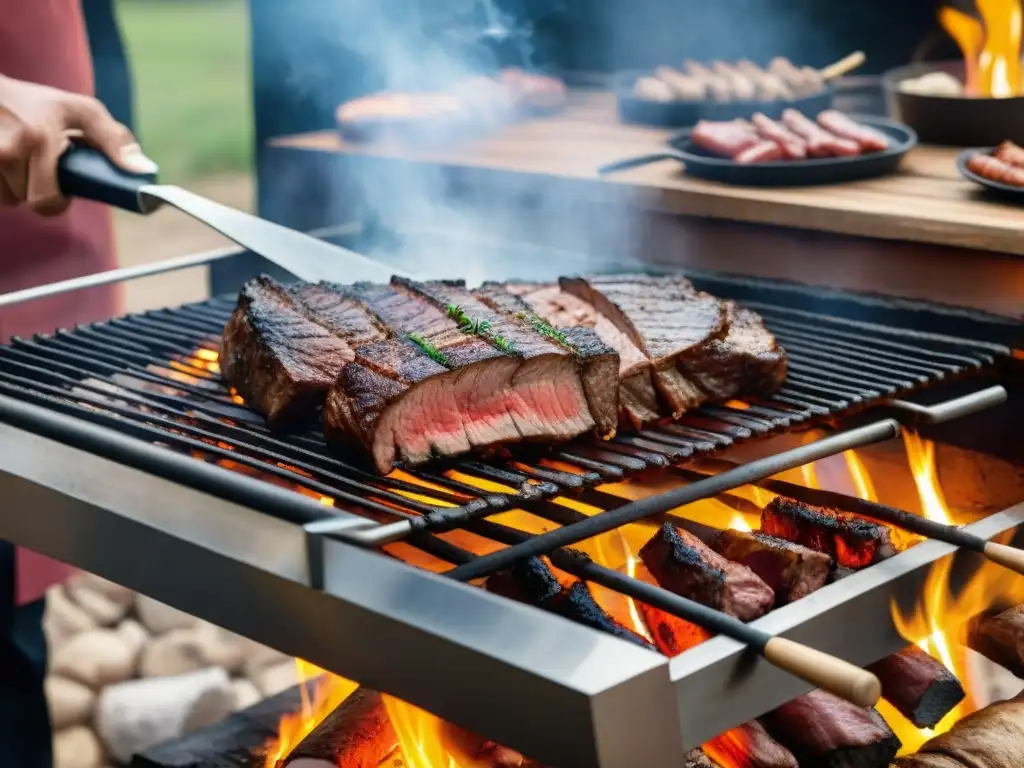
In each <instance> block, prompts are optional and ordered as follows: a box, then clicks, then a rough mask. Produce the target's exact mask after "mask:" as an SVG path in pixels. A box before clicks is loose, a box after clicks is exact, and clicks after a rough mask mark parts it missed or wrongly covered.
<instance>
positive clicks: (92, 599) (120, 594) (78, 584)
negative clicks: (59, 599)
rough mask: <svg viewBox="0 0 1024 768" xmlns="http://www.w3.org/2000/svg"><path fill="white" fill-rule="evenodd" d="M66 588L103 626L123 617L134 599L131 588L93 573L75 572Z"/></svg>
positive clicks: (83, 608)
mask: <svg viewBox="0 0 1024 768" xmlns="http://www.w3.org/2000/svg"><path fill="white" fill-rule="evenodd" d="M64 588H65V590H67V593H68V597H70V598H71V599H72V600H74V601H75V603H76V604H77V605H78V606H79V607H80V608H81V609H82V610H83V611H85V612H86V613H88V614H89V616H91V617H92V619H93V620H94V621H95V622H96V623H97V624H98V625H99V626H101V627H111V626H113V625H114V624H117V622H119V621H120V620H121V619H123V618H124V617H125V616H126V615H127V613H128V611H129V609H130V608H131V607H132V601H133V599H134V596H133V594H132V591H131V590H130V589H126V588H125V587H122V586H120V585H118V584H114V582H112V581H107V580H106V579H104V578H101V577H99V576H94V575H93V574H91V573H79V574H75V576H73V577H72V578H71V579H69V580H68V582H67V584H65V586H64Z"/></svg>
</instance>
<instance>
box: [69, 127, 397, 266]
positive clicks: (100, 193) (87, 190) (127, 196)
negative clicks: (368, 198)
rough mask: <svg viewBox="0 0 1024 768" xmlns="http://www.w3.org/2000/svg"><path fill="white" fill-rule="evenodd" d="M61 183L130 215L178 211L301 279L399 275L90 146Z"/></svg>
mask: <svg viewBox="0 0 1024 768" xmlns="http://www.w3.org/2000/svg"><path fill="white" fill-rule="evenodd" d="M57 178H58V181H59V182H60V188H61V191H62V192H63V193H64V194H65V195H66V196H68V197H78V198H82V199H85V200H94V201H96V202H100V203H106V204H107V205H112V206H114V207H116V208H122V209H124V210H126V211H131V212H132V213H141V214H143V215H146V214H150V213H153V211H155V210H157V209H158V208H160V207H161V206H163V205H164V204H167V205H171V206H174V207H175V208H177V209H178V210H180V211H182V212H184V213H187V214H188V215H189V216H192V217H193V218H194V219H197V220H198V221H201V222H203V223H204V224H206V225H207V226H209V227H211V228H213V229H215V230H217V231H218V232H220V233H221V234H222V235H224V236H225V237H227V238H229V239H231V240H234V241H235V242H236V243H238V244H239V245H241V246H242V247H243V248H246V249H248V250H250V251H252V252H253V253H256V254H258V255H260V256H262V257H263V258H265V259H267V261H271V262H273V263H274V264H276V265H277V266H279V267H281V268H282V269H285V270H287V271H288V272H291V273H292V274H293V275H295V276H296V277H297V278H299V279H300V280H309V281H312V282H316V281H319V280H328V281H333V282H338V283H351V282H354V281H356V280H378V281H386V280H388V279H390V277H391V275H393V274H395V273H396V272H399V271H398V270H395V269H393V268H392V267H389V266H388V265H386V264H384V263H382V262H378V261H374V260H372V259H369V258H367V257H366V256H362V255H361V254H358V253H355V252H354V251H349V250H347V249H345V248H341V247H339V246H336V245H331V244H330V243H326V242H324V241H323V240H317V239H316V238H315V237H310V236H309V235H305V234H303V233H301V232H296V231H295V230H293V229H288V228H287V227H282V226H281V225H280V224H274V223H273V222H269V221H265V220H264V219H261V218H259V217H257V216H252V215H250V214H248V213H243V212H242V211H238V210H235V209H234V208H229V207H228V206H226V205H221V204H220V203H216V202H214V201H213V200H209V199H207V198H205V197H202V196H201V195H197V194H195V193H194V192H189V191H188V190H187V189H182V188H180V187H174V186H169V185H165V184H158V183H157V180H156V177H155V176H150V175H136V174H131V173H128V172H127V171H124V170H121V169H120V168H118V167H117V166H115V165H114V164H113V163H112V162H110V160H108V159H107V158H106V157H105V156H104V155H103V154H102V153H100V152H98V151H96V150H95V149H91V148H89V147H78V146H76V147H73V148H72V149H70V150H68V151H67V152H66V153H65V154H64V156H63V157H62V158H61V160H60V164H59V166H58V170H57Z"/></svg>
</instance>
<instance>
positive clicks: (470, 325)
mask: <svg viewBox="0 0 1024 768" xmlns="http://www.w3.org/2000/svg"><path fill="white" fill-rule="evenodd" d="M444 311H445V312H446V313H447V314H448V317H450V318H451V319H452V320H454V321H455V322H456V323H458V324H459V330H460V331H462V332H463V333H471V334H473V335H474V336H479V337H480V338H481V339H484V340H485V341H489V342H490V343H491V344H493V345H494V346H496V347H497V348H498V349H500V350H501V351H502V352H506V353H508V354H510V355H514V354H516V350H515V347H513V346H512V345H511V344H510V343H509V341H508V340H507V339H505V338H504V337H503V336H499V335H498V334H496V333H493V332H492V331H491V323H490V321H489V320H480V319H476V318H472V317H470V316H469V315H468V314H466V310H464V309H463V308H462V307H460V306H459V305H458V304H446V305H445V307H444Z"/></svg>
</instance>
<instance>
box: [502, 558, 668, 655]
mask: <svg viewBox="0 0 1024 768" xmlns="http://www.w3.org/2000/svg"><path fill="white" fill-rule="evenodd" d="M487 589H488V591H490V592H494V593H496V594H499V595H504V596H505V597H508V598H511V599H512V600H518V601H519V602H521V603H527V604H529V605H535V606H537V607H538V608H543V609H544V610H546V611H551V612H552V613H557V614H559V615H560V616H564V617H565V618H567V619H571V620H572V621H575V622H577V623H579V624H583V625H585V626H588V627H591V628H593V629H599V630H601V631H602V632H607V633H608V634H611V635H615V636H616V637H619V638H622V639H623V640H629V641H630V642H632V643H636V644H637V645H642V646H643V647H644V648H649V649H650V650H652V651H653V650H655V648H654V646H653V645H651V644H650V643H649V642H647V641H646V640H645V639H644V638H642V637H641V636H640V635H638V634H637V633H636V632H633V631H632V630H631V629H628V628H626V627H624V626H622V625H621V624H619V622H617V621H616V620H615V619H613V618H612V617H611V616H609V615H608V612H607V611H605V610H604V609H603V608H602V607H601V606H600V605H598V604H597V601H596V600H594V596H593V595H592V594H590V589H588V588H587V585H586V584H584V583H583V582H582V581H577V582H575V583H574V584H573V585H572V586H571V587H569V588H568V589H566V588H565V587H563V586H562V585H561V584H560V583H559V582H558V579H556V578H555V575H554V574H553V573H552V572H551V569H550V568H549V567H548V566H547V564H546V563H545V562H544V561H543V560H541V559H540V558H537V557H531V558H530V559H529V560H526V561H525V562H522V563H519V564H517V565H515V566H514V567H512V568H511V569H509V570H508V571H502V572H501V573H496V574H494V575H493V576H491V577H490V578H489V579H487Z"/></svg>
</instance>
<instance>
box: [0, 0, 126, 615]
mask: <svg viewBox="0 0 1024 768" xmlns="http://www.w3.org/2000/svg"><path fill="white" fill-rule="evenodd" d="M0 74H3V75H5V76H7V77H12V78H15V79H17V80H25V81H28V82H33V83H41V84H44V85H49V86H53V87H54V88H60V89H62V90H65V91H74V92H77V93H83V94H89V95H92V94H93V72H92V61H91V58H90V54H89V46H88V42H87V38H86V34H85V24H84V22H83V19H82V10H81V7H80V6H79V2H78V0H0ZM115 266H117V257H116V254H115V251H114V236H113V229H112V220H111V214H110V211H109V210H108V209H107V208H106V207H104V206H101V205H97V204H95V203H89V202H82V201H78V202H75V203H73V204H72V205H71V207H70V208H69V209H68V211H67V213H65V214H64V215H62V216H59V217H56V218H52V219H43V218H41V217H39V216H37V215H35V214H34V213H32V212H30V211H28V210H26V209H21V208H18V209H9V208H0V294H4V293H8V292H10V291H16V290H20V289H22V288H30V287H33V286H37V285H42V284H44V283H50V282H53V281H56V280H65V279H67V278H71V277H79V276H81V275H88V274H92V273H94V272H101V271H104V270H107V269H113V268H114V267H115ZM121 311H122V295H121V291H120V289H119V287H116V286H109V287H104V288H96V289H93V290H89V291H79V292H75V293H68V294H64V295H62V296H56V297H53V298H49V299H42V300H40V301H33V302H28V303H25V304H18V305H15V306H13V307H8V308H4V309H0V341H6V340H7V339H8V338H10V337H11V336H31V335H32V334H33V333H46V332H50V331H53V330H54V329H56V328H60V327H71V326H73V325H75V324H76V323H85V322H90V321H93V320H101V319H105V318H108V317H111V316H112V315H115V314H119V313H120V312H121ZM19 512H21V510H14V509H11V510H6V513H7V514H18V513H19ZM71 570H72V569H71V568H70V567H69V566H66V565H63V564H61V563H57V562H54V561H53V560H49V559H47V558H44V557H42V556H41V555H38V554H36V553H34V552H29V551H27V550H24V549H22V550H19V551H18V562H17V596H16V597H17V601H18V603H19V604H23V603H25V602H29V601H31V600H35V599H37V598H39V597H41V596H42V594H43V592H44V591H45V590H46V588H47V587H48V586H50V585H51V584H54V583H56V582H58V581H61V580H63V579H64V578H66V577H67V576H68V575H69V574H70V573H71ZM3 597H4V596H3V595H0V600H2V599H3Z"/></svg>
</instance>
